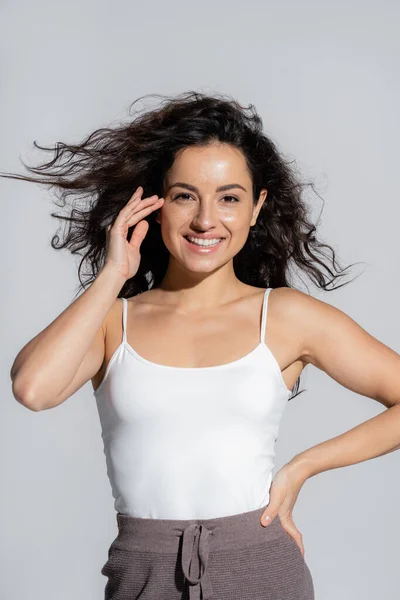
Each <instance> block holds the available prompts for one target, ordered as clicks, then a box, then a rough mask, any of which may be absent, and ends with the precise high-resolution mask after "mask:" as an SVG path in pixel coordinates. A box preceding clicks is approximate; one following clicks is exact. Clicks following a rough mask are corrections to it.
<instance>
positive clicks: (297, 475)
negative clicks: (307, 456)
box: [261, 463, 307, 556]
mask: <svg viewBox="0 0 400 600" xmlns="http://www.w3.org/2000/svg"><path fill="white" fill-rule="evenodd" d="M306 479H307V478H306V477H305V476H304V474H303V473H301V472H300V471H299V469H297V468H296V467H295V466H294V465H291V464H290V463H288V464H286V465H284V466H283V467H282V468H281V469H280V470H279V471H278V472H277V473H276V475H275V477H274V479H273V480H272V484H271V487H270V496H269V503H268V506H267V508H266V509H265V511H264V512H263V514H262V516H261V525H263V526H264V527H268V525H269V524H270V523H272V521H273V520H274V518H275V517H276V515H278V514H279V518H280V520H281V523H282V527H283V528H284V529H285V530H286V531H287V532H288V534H289V535H291V536H292V538H293V539H294V541H295V542H296V544H297V545H298V546H299V548H300V550H301V553H302V555H303V556H304V546H303V536H302V534H301V533H300V531H299V530H298V529H297V527H296V525H295V524H294V522H293V516H292V511H293V507H294V505H295V502H296V500H297V496H298V495H299V492H300V490H301V488H302V487H303V484H304V483H305V481H306ZM265 517H269V518H268V519H267V520H266V519H265Z"/></svg>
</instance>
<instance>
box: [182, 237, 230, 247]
mask: <svg viewBox="0 0 400 600" xmlns="http://www.w3.org/2000/svg"><path fill="white" fill-rule="evenodd" d="M183 237H184V238H185V239H186V240H187V241H188V242H189V243H190V244H193V245H195V246H200V247H201V248H212V247H213V246H217V245H218V244H220V243H221V242H222V241H223V240H224V239H225V238H221V237H216V238H210V239H205V238H198V237H195V236H192V235H184V236H183Z"/></svg>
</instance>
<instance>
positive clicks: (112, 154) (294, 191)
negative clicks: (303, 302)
mask: <svg viewBox="0 0 400 600" xmlns="http://www.w3.org/2000/svg"><path fill="white" fill-rule="evenodd" d="M152 95H154V96H156V97H161V98H162V99H163V100H162V101H161V102H160V106H159V107H157V108H153V109H152V110H147V111H143V112H142V113H140V111H138V114H137V115H136V116H135V118H134V119H132V120H131V121H130V122H129V123H127V124H126V123H124V124H118V125H116V126H114V127H108V128H100V129H98V130H96V131H94V132H93V133H91V134H90V135H89V136H88V137H86V138H85V139H83V141H82V142H81V143H78V144H65V143H63V142H58V143H56V144H55V145H54V147H50V148H49V147H44V146H40V145H39V144H37V143H36V141H34V145H35V146H36V147H37V148H39V149H41V150H45V151H47V152H52V153H53V158H52V159H51V160H50V161H49V162H45V163H43V164H41V165H39V166H36V167H31V166H28V165H26V164H25V163H24V162H23V161H21V162H23V164H24V166H25V167H26V168H27V170H28V171H29V172H30V173H33V174H35V175H36V176H28V175H21V174H10V173H3V174H1V176H2V177H10V178H14V179H22V180H25V181H31V182H35V183H40V184H44V185H49V186H50V189H51V188H53V187H55V188H56V196H57V197H58V198H59V200H60V202H61V204H60V205H61V206H62V207H63V208H65V207H67V209H66V210H65V213H64V214H57V213H51V215H52V216H53V217H55V218H56V219H59V220H61V221H62V222H64V223H65V224H66V225H67V227H66V228H65V229H64V231H63V234H62V237H61V239H60V237H59V235H58V233H56V234H55V235H54V236H53V237H52V239H51V246H52V247H53V248H54V249H56V250H60V249H63V248H67V249H69V250H70V251H71V253H72V254H79V255H81V256H82V259H81V261H80V263H79V268H78V278H79V282H80V287H78V292H79V289H81V288H83V289H84V288H85V287H86V286H87V285H89V284H90V283H92V282H93V280H94V279H95V278H96V276H97V274H98V272H99V270H100V269H101V268H102V266H103V264H104V259H105V252H106V227H107V225H109V224H112V223H113V222H114V220H115V219H116V217H117V215H118V213H119V211H120V210H121V209H122V208H123V206H124V205H125V204H126V203H127V202H128V200H129V199H130V198H131V196H132V194H133V192H134V190H135V189H136V188H137V187H138V186H139V185H140V186H142V187H143V198H145V197H148V196H151V195H153V194H157V195H158V196H162V195H163V184H164V179H165V175H166V173H167V171H168V170H169V168H170V167H171V166H172V164H173V162H174V159H175V157H176V155H177V153H178V152H179V151H180V150H182V149H184V148H186V147H188V146H194V145H199V146H200V145H201V146H204V145H206V144H208V143H213V142H222V143H226V144H231V145H232V146H234V147H236V148H238V149H240V150H241V151H242V153H243V155H244V157H245V160H246V164H247V167H248V169H249V171H250V173H251V177H252V182H253V190H252V191H253V200H254V203H256V202H257V198H258V197H259V194H260V190H261V189H262V188H267V190H268V202H264V203H263V205H262V208H261V210H260V213H259V215H258V219H257V222H256V225H254V226H253V227H251V228H250V230H249V235H248V238H247V240H246V243H245V244H244V246H243V248H242V249H241V250H240V252H239V253H238V254H237V255H236V256H234V258H233V263H234V270H235V274H236V276H237V277H238V279H240V280H241V281H242V282H244V283H246V284H249V285H253V286H257V287H272V288H276V287H291V282H290V271H291V268H292V267H297V269H298V270H299V271H300V272H301V271H303V272H306V274H307V275H308V276H309V278H310V279H312V280H313V281H314V282H315V284H316V285H317V286H318V287H320V288H323V289H325V290H327V291H330V290H333V289H336V288H338V287H341V286H342V285H346V283H348V282H346V281H345V282H344V283H341V284H339V283H338V282H339V280H340V279H341V278H342V277H344V275H345V271H346V270H347V269H349V268H350V267H351V266H352V265H350V267H346V268H341V267H340V265H339V264H338V261H337V260H336V254H335V250H334V249H333V247H331V246H329V245H328V244H326V243H324V242H323V241H321V240H320V239H319V238H318V236H317V229H316V224H314V223H313V221H312V219H311V216H310V212H311V210H310V206H309V205H308V204H307V202H306V200H305V199H304V197H303V196H304V190H305V188H307V187H311V188H312V189H313V190H314V191H315V188H314V184H313V183H311V182H307V183H304V182H302V181H301V179H300V176H299V174H298V172H297V170H295V168H294V166H293V164H294V161H289V160H285V159H284V157H283V155H282V153H281V152H280V151H278V149H277V147H276V145H275V144H274V143H273V142H272V141H271V139H269V138H268V137H267V135H266V134H265V133H264V132H263V123H262V119H261V117H260V116H259V115H258V114H257V112H256V110H255V108H254V106H253V105H252V104H250V105H249V106H248V107H244V106H241V105H240V104H239V102H238V101H236V100H234V99H233V98H231V97H229V96H226V95H221V94H214V95H206V94H203V93H200V92H197V91H188V92H185V93H183V94H180V95H178V96H175V97H168V96H161V95H159V94H150V96H152ZM146 97H147V96H143V97H141V98H138V99H137V100H136V101H134V102H133V104H132V106H134V105H135V103H136V102H138V101H139V100H141V99H142V98H146ZM317 195H318V194H317ZM70 196H72V198H73V200H72V202H71V205H70V206H68V202H67V200H68V197H70ZM318 196H319V195H318ZM319 197H320V196H319ZM145 218H146V219H147V220H148V222H149V229H148V232H147V234H146V236H145V238H144V240H143V242H142V244H141V248H140V254H141V261H140V266H139V269H138V272H137V273H136V274H135V276H134V277H132V278H131V279H129V280H127V281H126V282H125V284H124V285H123V287H122V288H121V290H120V292H119V294H118V297H130V296H133V295H136V294H138V293H140V292H143V291H146V290H148V289H150V288H151V287H153V286H157V285H158V284H159V283H160V282H161V280H162V278H163V276H164V274H165V272H166V269H167V265H168V259H169V253H168V250H167V248H166V246H165V244H164V243H163V240H162V237H161V231H160V227H159V224H158V223H157V222H156V220H155V213H154V212H152V213H150V214H149V215H148V216H147V217H145ZM132 230H133V228H130V229H129V231H128V239H130V235H131V233H132ZM84 266H88V269H86V270H85V272H84V273H83V277H84V279H83V278H82V272H83V267H84ZM335 283H336V285H335Z"/></svg>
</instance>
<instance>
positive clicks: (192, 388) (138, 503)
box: [93, 288, 292, 519]
mask: <svg viewBox="0 0 400 600" xmlns="http://www.w3.org/2000/svg"><path fill="white" fill-rule="evenodd" d="M271 289H272V288H267V289H266V290H265V294H264V299H263V306H262V316H261V336H260V341H259V343H258V345H257V346H256V347H255V348H254V349H253V350H252V351H251V352H249V353H248V354H246V355H245V356H242V357H241V358H239V359H237V360H234V361H232V362H229V363H225V364H222V365H216V366H211V367H172V366H167V365H161V364H158V363H154V362H152V361H150V360H147V359H145V358H143V357H142V356H140V355H139V354H138V353H137V352H136V351H135V350H134V349H133V348H132V346H131V345H130V344H129V343H128V341H127V338H126V325H127V301H126V299H125V298H122V303H123V312H122V314H123V337H122V342H121V344H120V345H119V346H118V348H117V349H116V350H115V352H114V354H113V355H112V357H111V359H110V361H109V363H108V365H107V368H106V372H105V375H104V378H103V380H102V382H101V383H100V385H99V386H98V387H97V389H96V390H94V391H93V394H94V396H95V398H96V403H97V409H98V413H99V417H100V423H101V428H102V438H103V443H104V454H105V456H106V465H107V475H108V477H109V480H110V484H111V488H112V493H113V497H114V499H115V502H114V507H115V510H116V511H118V512H120V513H122V514H125V515H130V516H133V517H142V518H154V519H208V518H215V517H224V516H229V515H233V514H237V513H241V512H248V511H251V510H256V509H258V508H261V507H262V506H264V505H266V504H267V503H268V501H269V489H270V485H271V482H272V469H273V467H274V454H275V452H274V446H275V442H276V440H277V437H278V429H279V424H280V420H281V417H282V414H283V412H284V409H285V407H286V403H287V400H288V398H289V396H290V395H291V393H292V392H291V391H290V390H289V389H288V388H287V387H286V384H285V382H284V379H283V377H282V372H281V370H280V367H279V365H278V362H277V361H276V359H275V357H274V356H273V354H272V353H271V351H270V350H269V348H268V346H267V345H266V344H265V341H264V340H265V329H266V321H267V304H268V296H269V292H270V291H271Z"/></svg>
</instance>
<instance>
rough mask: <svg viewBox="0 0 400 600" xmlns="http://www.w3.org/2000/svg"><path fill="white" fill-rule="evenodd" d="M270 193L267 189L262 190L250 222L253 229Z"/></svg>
mask: <svg viewBox="0 0 400 600" xmlns="http://www.w3.org/2000/svg"><path fill="white" fill-rule="evenodd" d="M267 194H268V191H267V190H266V189H263V190H261V192H260V196H259V198H258V202H257V204H256V205H255V206H254V208H253V215H252V219H251V222H250V226H251V227H253V226H254V225H255V224H256V222H257V217H258V213H259V212H260V210H261V207H262V205H263V204H264V201H265V198H266V197H267Z"/></svg>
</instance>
